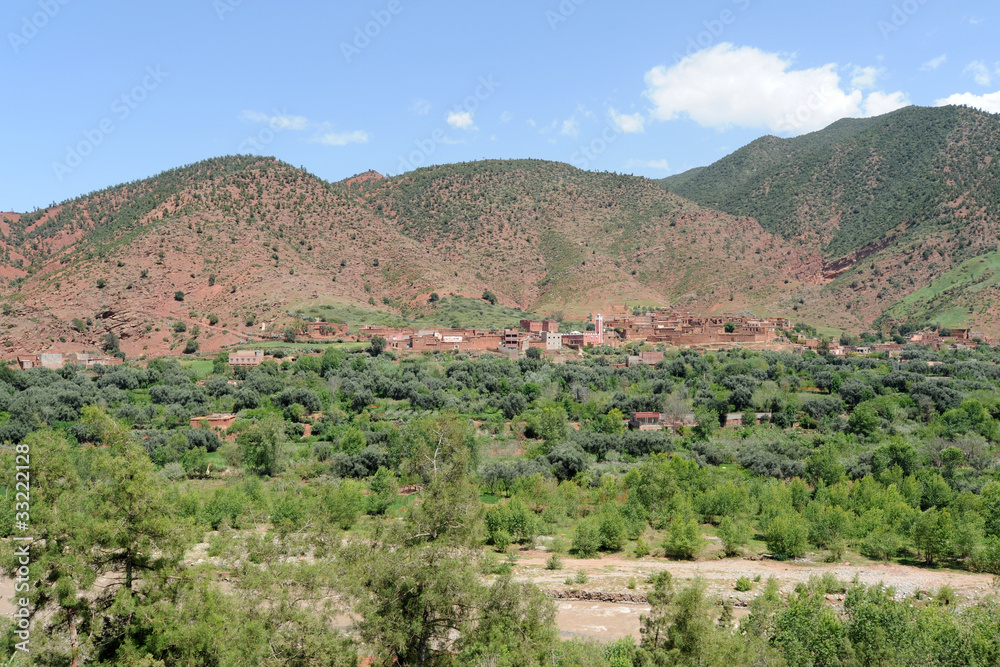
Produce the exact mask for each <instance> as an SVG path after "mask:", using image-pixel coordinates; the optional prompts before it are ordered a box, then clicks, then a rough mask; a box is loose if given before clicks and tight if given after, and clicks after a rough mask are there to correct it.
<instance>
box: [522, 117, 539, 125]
mask: <svg viewBox="0 0 1000 667" xmlns="http://www.w3.org/2000/svg"><path fill="white" fill-rule="evenodd" d="M524 122H525V123H527V124H528V125H529V126H530V127H535V126H536V125H537V123H535V119H534V118H529V119H528V120H526V121H524Z"/></svg>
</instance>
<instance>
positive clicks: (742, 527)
mask: <svg viewBox="0 0 1000 667" xmlns="http://www.w3.org/2000/svg"><path fill="white" fill-rule="evenodd" d="M751 537H753V530H752V529H751V528H750V524H749V523H747V522H746V521H745V520H742V519H738V518H733V517H730V516H727V517H724V518H723V519H722V521H721V522H720V523H719V539H720V540H722V547H723V549H724V551H725V554H726V555H727V556H729V557H730V558H732V557H733V556H739V555H740V554H741V553H742V552H743V546H744V545H745V544H746V543H747V542H749V541H750V538H751Z"/></svg>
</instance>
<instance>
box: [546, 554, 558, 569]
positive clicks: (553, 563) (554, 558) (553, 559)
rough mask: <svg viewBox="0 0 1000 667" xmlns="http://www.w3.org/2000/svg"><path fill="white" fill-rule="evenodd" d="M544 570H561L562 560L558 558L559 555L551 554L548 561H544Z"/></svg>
mask: <svg viewBox="0 0 1000 667" xmlns="http://www.w3.org/2000/svg"><path fill="white" fill-rule="evenodd" d="M545 569H546V570H561V569H562V559H561V558H559V554H552V555H551V556H549V558H548V560H546V561H545Z"/></svg>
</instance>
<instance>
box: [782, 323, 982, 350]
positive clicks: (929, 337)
mask: <svg viewBox="0 0 1000 667" xmlns="http://www.w3.org/2000/svg"><path fill="white" fill-rule="evenodd" d="M946 333H947V335H944V336H942V335H941V332H940V331H931V330H927V331H918V332H916V333H913V334H911V335H910V336H909V338H907V340H906V341H905V342H904V343H896V342H883V343H872V344H870V345H840V344H839V343H837V342H836V341H830V342H826V343H825V344H826V346H827V348H828V352H827V353H828V354H831V355H833V356H835V357H843V356H848V355H852V354H861V355H865V354H880V353H884V354H888V355H889V357H898V356H899V355H900V353H901V352H902V350H903V346H904V345H920V346H923V347H930V348H933V349H935V350H941V349H949V348H950V349H962V348H970V347H976V346H977V345H978V344H979V343H980V342H982V343H989V344H991V345H993V344H996V343H997V341H996V340H994V339H991V338H989V337H987V336H986V335H984V334H981V333H979V332H976V331H972V330H970V329H951V330H950V331H947V332H946ZM823 346H824V341H823V340H822V339H819V338H802V339H799V340H798V341H797V344H796V346H795V351H796V352H805V351H806V350H812V351H814V352H815V351H817V350H819V349H820V348H821V347H823Z"/></svg>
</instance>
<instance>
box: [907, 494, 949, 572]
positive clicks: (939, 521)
mask: <svg viewBox="0 0 1000 667" xmlns="http://www.w3.org/2000/svg"><path fill="white" fill-rule="evenodd" d="M954 532H955V524H954V522H953V521H952V519H951V513H950V512H949V511H948V510H946V509H943V510H939V509H938V508H936V507H932V508H930V509H929V510H927V511H926V512H924V513H923V514H921V515H920V517H919V518H918V519H917V522H916V523H915V524H914V525H913V543H914V544H915V545H916V547H917V549H918V550H919V551H920V553H921V554H923V557H924V560H925V561H927V563H929V564H931V565H933V564H934V562H935V561H937V560H938V559H940V558H947V557H948V556H950V555H951V542H952V539H953V538H954Z"/></svg>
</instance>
